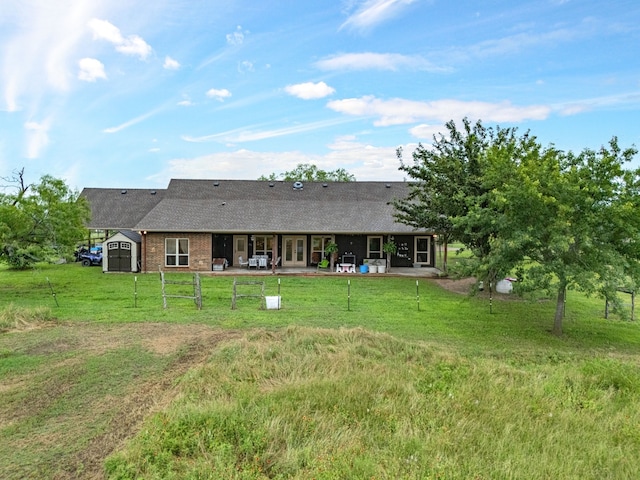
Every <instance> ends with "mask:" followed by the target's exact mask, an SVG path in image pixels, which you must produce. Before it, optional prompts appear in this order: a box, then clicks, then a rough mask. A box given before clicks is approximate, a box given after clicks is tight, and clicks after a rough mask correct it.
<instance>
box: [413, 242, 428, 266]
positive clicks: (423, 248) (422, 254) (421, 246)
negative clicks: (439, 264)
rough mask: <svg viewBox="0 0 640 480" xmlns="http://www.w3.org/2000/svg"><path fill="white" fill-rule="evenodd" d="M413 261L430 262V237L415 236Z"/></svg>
mask: <svg viewBox="0 0 640 480" xmlns="http://www.w3.org/2000/svg"><path fill="white" fill-rule="evenodd" d="M414 247H415V248H414V251H415V263H425V264H430V263H431V237H415V246H414Z"/></svg>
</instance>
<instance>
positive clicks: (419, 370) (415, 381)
mask: <svg viewBox="0 0 640 480" xmlns="http://www.w3.org/2000/svg"><path fill="white" fill-rule="evenodd" d="M134 278H137V282H136V283H135V293H136V295H135V296H134ZM173 278H181V279H187V280H188V279H189V278H191V276H190V275H175V276H173ZM245 278H246V277H245ZM255 278H256V279H257V278H259V279H261V280H264V281H265V282H266V293H267V294H268V295H276V294H277V293H278V289H279V292H280V294H281V295H282V306H283V309H282V310H261V309H260V308H259V302H258V301H257V300H256V299H240V300H239V303H238V308H237V309H236V310H231V293H232V283H233V277H230V276H204V277H202V288H203V308H202V310H196V308H195V305H194V304H193V302H192V301H190V300H184V299H169V300H168V302H169V308H168V309H166V310H165V309H163V308H162V297H161V291H160V280H159V275H158V274H146V275H138V276H135V275H119V274H115V275H109V274H103V273H101V272H100V270H99V269H98V268H82V267H80V266H78V265H64V266H60V265H58V266H44V265H43V266H41V267H40V268H39V269H38V270H33V271H24V272H12V271H7V270H2V269H0V326H2V325H4V327H3V328H4V329H5V330H11V331H10V332H8V333H4V334H1V335H0V477H1V478H7V479H14V478H15V479H17V478H82V477H83V476H87V477H94V476H96V475H98V476H100V475H101V474H102V473H103V472H105V470H104V468H106V472H107V474H108V475H107V476H109V477H111V478H122V479H125V478H145V479H153V478H158V479H160V478H162V479H165V478H180V479H182V478H212V479H216V478H225V479H227V478H245V479H259V478H300V479H302V478H389V479H391V478H416V479H418V478H420V479H423V478H453V479H456V478H460V479H462V478H464V479H466V478H483V479H489V478H491V479H493V478H513V479H519V478H522V479H537V478H540V479H542V478H569V479H571V478H576V479H578V478H580V479H583V478H593V479H601V478H616V479H617V478H621V479H622V478H633V477H634V476H635V475H636V472H637V471H640V458H638V456H637V454H636V453H637V451H638V448H639V447H640V435H639V434H638V432H640V373H639V372H640V370H639V368H638V367H640V328H639V326H638V323H637V322H629V321H621V320H604V318H603V313H604V303H603V302H602V301H600V300H598V299H592V298H591V299H590V298H586V297H584V296H582V295H578V294H576V293H574V292H570V295H569V298H568V302H567V314H566V319H565V329H564V331H565V334H564V335H563V336H562V337H560V338H557V337H554V336H552V335H551V334H550V328H551V324H552V319H553V311H554V306H555V305H554V302H552V301H536V302H526V301H518V300H513V299H509V300H506V299H494V301H493V304H492V308H491V311H490V309H489V302H488V299H487V298H480V297H477V298H474V297H469V296H465V295H460V294H457V293H453V292H450V291H447V290H444V289H442V288H441V287H440V286H438V285H437V284H436V282H434V281H430V280H427V279H420V280H419V282H418V292H417V291H416V279H415V278H406V277H404V278H403V277H392V276H386V277H372V276H364V275H363V276H360V275H354V276H350V277H341V276H318V277H304V276H299V277H297V276H282V277H278V276H266V277H255ZM278 280H279V281H280V283H279V284H278ZM348 280H350V284H348V283H347V281H348ZM417 293H419V300H420V302H419V304H418V301H417ZM53 294H55V296H54V295H53ZM348 295H350V297H349V298H348ZM56 301H57V303H56ZM16 319H18V320H16ZM30 327H33V328H31V329H30ZM107 456H108V458H107V460H106V464H105V457H107ZM105 465H106V467H105Z"/></svg>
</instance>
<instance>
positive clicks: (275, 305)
mask: <svg viewBox="0 0 640 480" xmlns="http://www.w3.org/2000/svg"><path fill="white" fill-rule="evenodd" d="M264 298H265V301H266V303H267V310H280V306H281V299H280V295H277V296H273V297H266V296H265V297H264Z"/></svg>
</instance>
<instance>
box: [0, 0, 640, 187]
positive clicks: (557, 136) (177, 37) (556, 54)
mask: <svg viewBox="0 0 640 480" xmlns="http://www.w3.org/2000/svg"><path fill="white" fill-rule="evenodd" d="M638 52H640V2H638V1H637V0H613V1H611V2H602V1H595V0H535V1H529V0H518V1H513V0H485V1H482V2H478V1H466V0H458V1H455V2H452V1H451V0H307V1H300V0H280V1H275V0H273V1H256V0H154V1H149V0H92V1H84V0H56V1H55V2H53V1H50V0H0V177H3V178H5V179H6V178H7V177H11V176H13V175H14V174H15V172H17V171H19V170H21V169H23V168H24V172H25V178H26V179H27V181H29V182H36V181H37V180H38V179H39V178H40V177H41V176H43V175H52V176H54V177H56V178H62V179H64V180H65V181H66V182H67V184H68V185H69V186H71V187H72V188H74V189H77V190H82V188H85V187H109V188H125V187H126V188H165V187H166V186H167V184H168V182H169V180H170V179H171V178H193V179H196V178H207V179H257V178H258V177H260V176H261V175H269V174H271V173H275V174H279V173H282V172H285V171H289V170H292V169H293V168H295V167H296V165H298V164H301V163H308V164H313V165H316V166H317V167H318V168H319V169H323V170H336V169H338V168H341V169H345V170H346V171H347V172H349V173H351V174H353V175H354V176H355V177H356V179H357V180H361V181H365V180H367V181H368V180H380V181H396V180H400V181H401V180H405V179H407V178H406V175H405V174H404V172H402V171H400V170H399V168H398V167H399V165H400V163H399V161H398V158H397V156H396V150H397V148H398V147H402V149H403V152H404V157H405V160H409V161H410V158H411V152H413V151H414V150H415V148H416V147H417V145H418V144H419V143H422V144H423V145H425V146H428V145H429V144H430V143H431V142H432V141H433V135H434V134H438V133H445V132H446V130H445V129H444V125H445V123H446V122H448V121H450V120H453V121H455V122H456V123H459V122H460V121H461V119H463V118H465V117H467V118H469V119H470V120H472V121H476V120H481V121H482V123H483V124H484V125H485V126H494V127H495V126H500V127H503V128H506V127H516V128H517V129H518V132H520V133H523V134H524V133H526V132H530V134H532V135H534V136H536V137H537V138H538V140H539V141H540V143H542V144H543V145H545V146H546V145H551V144H553V145H555V146H556V147H557V148H560V149H562V150H572V151H574V152H579V151H581V150H583V149H585V148H590V149H598V148H600V147H601V146H602V145H606V144H607V143H608V142H609V140H610V139H611V138H612V137H613V136H616V137H618V141H619V143H620V145H621V146H622V147H630V146H632V145H636V146H640V54H639V53H638ZM634 162H635V163H639V161H638V159H637V157H636V160H634ZM633 166H639V165H633ZM2 184H3V185H4V184H6V183H2Z"/></svg>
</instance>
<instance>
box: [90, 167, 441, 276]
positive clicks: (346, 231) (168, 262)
mask: <svg viewBox="0 0 640 480" xmlns="http://www.w3.org/2000/svg"><path fill="white" fill-rule="evenodd" d="M407 193H408V184H407V183H405V182H285V181H262V180H183V179H173V180H171V181H170V183H169V186H168V187H167V189H165V190H157V189H133V190H129V189H113V188H85V189H84V190H83V191H82V195H83V196H84V197H85V198H87V199H88V200H89V204H90V206H91V212H92V217H91V221H90V222H89V224H88V225H87V226H88V228H90V229H99V230H104V231H105V232H106V235H107V236H109V234H114V233H115V232H116V231H120V232H124V231H125V230H130V231H132V232H136V233H138V234H139V235H140V248H141V254H140V270H141V271H143V272H151V271H157V270H158V268H162V269H173V270H175V271H210V270H212V268H213V266H214V264H217V265H220V262H221V261H222V262H224V264H225V265H229V266H239V265H240V259H241V258H242V259H243V261H245V262H246V260H247V259H249V258H251V257H254V256H262V257H263V258H264V257H265V256H266V257H267V258H268V259H270V260H272V259H276V261H277V260H278V259H279V260H280V263H279V265H280V266H281V267H283V268H287V267H297V268H300V267H311V266H314V265H317V264H318V263H319V262H320V261H321V260H322V259H324V258H327V256H328V255H327V253H326V252H325V248H326V246H327V244H328V243H330V242H335V243H336V244H337V245H338V253H337V256H338V258H337V262H344V263H353V264H356V265H359V264H362V263H363V261H365V260H372V259H383V258H385V253H384V252H383V249H382V246H383V244H384V243H385V242H387V241H389V240H392V241H393V242H395V244H396V245H397V248H398V251H397V254H395V255H393V257H392V260H391V266H392V267H393V266H396V267H411V266H428V267H433V266H435V245H434V236H433V232H428V231H416V230H415V229H413V228H412V227H410V226H407V225H404V224H402V223H398V222H396V221H395V219H394V212H395V210H394V207H393V205H392V203H391V202H392V201H393V200H394V199H399V198H404V197H405V196H406V195H407ZM106 254H107V252H105V255H106Z"/></svg>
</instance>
